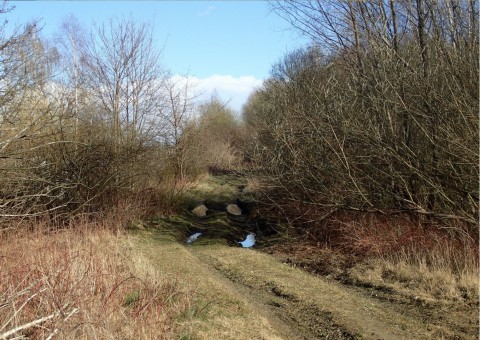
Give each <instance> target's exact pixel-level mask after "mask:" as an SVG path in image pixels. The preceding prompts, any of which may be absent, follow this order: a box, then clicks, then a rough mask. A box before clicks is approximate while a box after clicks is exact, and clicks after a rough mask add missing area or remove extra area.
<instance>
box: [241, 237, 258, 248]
mask: <svg viewBox="0 0 480 340" xmlns="http://www.w3.org/2000/svg"><path fill="white" fill-rule="evenodd" d="M238 243H240V244H241V245H242V247H243V248H250V247H252V246H253V245H254V244H255V234H254V233H250V234H248V235H247V238H246V239H245V241H242V242H238Z"/></svg>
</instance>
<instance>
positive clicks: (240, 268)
mask: <svg viewBox="0 0 480 340" xmlns="http://www.w3.org/2000/svg"><path fill="white" fill-rule="evenodd" d="M212 248H214V249H212ZM190 251H191V252H192V253H193V254H194V255H195V256H197V257H198V258H200V259H201V260H202V262H203V263H206V264H207V265H208V266H209V267H210V268H213V269H215V270H216V271H217V272H218V273H220V274H221V275H222V276H224V277H225V278H227V279H229V280H230V281H231V282H232V284H233V285H234V286H235V287H238V286H239V285H240V286H241V287H242V288H241V290H243V291H244V292H245V295H246V296H248V297H249V299H252V298H253V299H254V300H255V301H257V303H258V302H259V301H261V303H262V305H263V306H264V308H267V310H268V313H269V314H273V315H274V316H275V317H276V318H278V319H281V320H282V321H283V322H284V323H285V324H286V325H288V327H289V328H290V329H294V330H295V334H296V336H295V338H297V339H357V338H363V339H415V338H426V337H431V336H434V334H433V333H432V332H429V331H428V330H427V327H426V326H425V325H423V324H421V322H419V321H417V320H414V319H411V318H409V317H408V316H406V315H402V314H399V313H397V312H396V311H395V310H394V306H393V305H391V304H388V303H381V302H378V301H375V300H374V299H371V298H366V297H365V296H363V294H357V293H355V292H353V291H352V290H350V289H348V288H345V287H342V286H340V285H338V284H335V283H332V282H326V281H325V280H323V279H322V278H320V277H314V276H313V275H310V274H308V273H305V272H303V271H301V270H299V269H296V268H291V267H288V266H286V265H284V264H282V263H280V262H276V260H274V259H273V258H271V257H269V255H266V254H262V253H259V252H256V251H254V250H247V249H238V248H234V249H228V248H226V247H208V249H207V248H202V247H200V246H199V247H195V248H193V247H192V248H190ZM229 253H230V254H229ZM252 268H254V269H255V270H251V269H252ZM237 289H238V288H237Z"/></svg>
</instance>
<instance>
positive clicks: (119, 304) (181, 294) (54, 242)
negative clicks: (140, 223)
mask: <svg viewBox="0 0 480 340" xmlns="http://www.w3.org/2000/svg"><path fill="white" fill-rule="evenodd" d="M77 223H80V222H77ZM28 229H29V230H27V228H18V230H17V231H12V230H6V231H4V232H3V233H1V234H0V241H1V242H0V268H1V271H0V320H1V322H0V338H14V337H15V338H18V337H28V338H34V339H40V338H41V339H51V338H53V337H55V338H61V339H62V338H63V339H73V338H90V339H93V338H103V339H105V338H115V339H125V338H130V339H139V338H150V339H162V338H164V339H169V338H173V337H178V336H179V334H183V335H185V334H187V336H188V332H189V331H188V329H189V320H185V318H184V317H183V316H184V315H190V314H191V313H189V310H190V309H191V308H193V307H192V294H193V293H192V292H191V291H189V290H188V289H187V288H185V286H184V285H182V284H180V283H179V282H178V281H177V280H176V279H175V278H172V277H168V276H165V275H162V273H161V272H159V271H158V270H156V269H155V268H153V266H152V265H151V264H150V263H149V261H148V260H147V259H145V258H143V257H142V256H140V255H139V254H137V253H135V252H134V250H133V249H132V248H131V246H130V243H129V239H128V236H127V235H125V234H123V233H122V232H118V231H115V230H112V229H111V228H105V227H102V226H101V225H99V224H95V223H91V222H84V223H83V224H82V225H76V226H75V228H72V229H63V230H59V231H52V230H50V229H49V228H48V227H47V226H39V225H37V226H36V228H35V230H32V228H28Z"/></svg>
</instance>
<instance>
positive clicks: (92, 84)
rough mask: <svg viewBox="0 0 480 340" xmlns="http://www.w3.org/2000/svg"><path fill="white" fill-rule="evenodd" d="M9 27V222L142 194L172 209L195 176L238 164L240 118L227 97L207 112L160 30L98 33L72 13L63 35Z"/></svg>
mask: <svg viewBox="0 0 480 340" xmlns="http://www.w3.org/2000/svg"><path fill="white" fill-rule="evenodd" d="M9 11H10V8H8V7H7V6H6V5H5V3H3V7H2V9H1V13H3V14H5V13H8V12H9ZM8 31H11V30H7V27H6V26H4V27H2V30H1V32H0V33H1V34H0V61H1V62H0V221H1V222H6V223H8V221H10V220H18V219H24V218H32V217H34V218H36V217H39V218H42V219H44V218H47V219H48V220H50V221H52V220H56V221H65V220H66V219H68V218H70V217H72V216H76V215H78V214H91V213H98V212H101V211H103V210H105V209H112V208H114V207H115V206H116V205H117V204H118V203H119V201H121V200H129V199H131V198H132V197H133V198H134V199H139V200H140V201H141V202H139V203H140V204H144V205H151V204H152V203H155V204H156V203H158V204H161V205H167V206H168V205H169V204H171V203H172V204H174V202H172V197H171V196H169V195H171V194H176V193H178V190H179V188H181V186H182V185H184V182H185V180H187V179H189V178H190V179H191V178H192V176H195V175H197V174H198V173H199V172H201V171H202V170H205V169H206V168H207V167H208V165H209V164H210V163H211V164H220V165H221V166H225V165H227V164H225V163H226V162H227V163H228V162H230V163H231V162H232V157H233V156H232V155H231V154H230V152H233V149H231V145H230V140H232V138H230V137H231V136H232V134H230V135H229V136H228V138H226V137H227V136H226V135H225V133H229V131H230V130H229V126H231V127H232V128H234V126H233V125H235V124H236V125H238V124H237V123H235V120H234V118H233V116H232V113H231V112H230V111H229V110H228V109H227V108H225V107H220V106H219V105H220V104H219V102H218V101H216V102H215V101H213V102H212V103H207V104H204V106H202V107H200V109H198V107H197V106H196V101H195V99H196V98H195V96H194V89H193V88H192V86H191V84H190V83H189V81H188V80H187V81H177V82H175V81H174V79H175V78H174V77H172V76H171V74H170V73H169V72H168V70H167V69H166V68H165V67H164V66H163V65H162V64H161V63H160V56H161V52H162V51H161V50H159V49H156V48H155V43H154V42H153V40H152V26H151V25H149V24H143V23H136V22H134V21H133V20H132V19H131V18H125V17H124V18H114V19H111V20H110V21H108V22H107V23H106V24H102V25H96V26H94V27H93V29H92V30H91V31H90V32H87V31H86V30H85V29H84V28H82V26H81V25H80V23H79V22H78V21H77V20H76V19H75V17H70V18H67V19H66V20H65V21H64V22H63V24H62V25H61V28H60V31H59V34H58V38H57V39H55V40H52V41H48V40H47V39H45V38H43V37H42V35H41V30H40V29H39V25H38V23H35V22H34V23H31V24H28V25H25V26H24V27H19V28H17V29H16V30H14V31H13V32H12V33H7V32H8ZM222 115H223V116H222ZM198 117H201V118H198ZM196 119H197V120H198V122H196ZM228 124H230V125H229V126H227V125H228ZM232 124H233V125H232ZM208 129H212V131H206V130H208ZM214 130H215V131H217V132H220V131H222V133H223V135H222V136H223V137H219V136H216V135H215V132H214ZM230 132H231V131H230ZM212 133H213V135H212ZM217 142H218V143H217ZM202 147H203V149H202ZM214 148H216V149H215V150H213V149H214ZM207 151H208V152H207ZM219 153H222V154H221V155H219ZM229 157H230V160H228V159H229ZM226 160H227V161H226ZM178 182H182V183H183V184H181V186H180V187H178V185H177V183H178ZM127 205H130V206H131V204H127ZM132 209H133V208H132Z"/></svg>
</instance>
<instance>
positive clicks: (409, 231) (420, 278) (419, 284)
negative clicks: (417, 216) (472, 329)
mask: <svg viewBox="0 0 480 340" xmlns="http://www.w3.org/2000/svg"><path fill="white" fill-rule="evenodd" d="M340 229H341V234H342V237H341V238H342V240H341V244H342V247H343V248H345V249H347V251H349V252H353V253H355V254H357V255H360V256H361V257H362V258H363V259H364V261H362V263H361V264H359V265H357V266H355V267H354V268H353V269H352V270H351V272H350V275H351V276H352V277H353V278H354V279H356V280H359V281H361V282H364V283H370V284H374V285H380V286H385V287H388V288H391V289H394V290H395V291H398V292H402V293H405V294H408V295H411V296H415V297H418V298H423V299H426V300H447V301H469V302H470V301H476V300H478V265H479V263H478V244H477V239H476V237H475V235H469V233H468V232H467V229H466V228H464V227H463V226H462V225H458V224H457V225H453V224H452V225H449V226H447V225H441V224H439V223H423V224H419V223H416V224H414V223H412V222H411V221H410V220H408V219H407V218H402V217H401V216H400V217H398V218H381V219H380V218H378V217H372V216H364V217H363V218H362V217H359V218H358V219H357V220H354V221H349V222H346V223H342V227H341V228H340Z"/></svg>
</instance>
